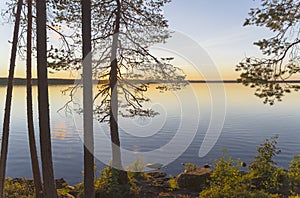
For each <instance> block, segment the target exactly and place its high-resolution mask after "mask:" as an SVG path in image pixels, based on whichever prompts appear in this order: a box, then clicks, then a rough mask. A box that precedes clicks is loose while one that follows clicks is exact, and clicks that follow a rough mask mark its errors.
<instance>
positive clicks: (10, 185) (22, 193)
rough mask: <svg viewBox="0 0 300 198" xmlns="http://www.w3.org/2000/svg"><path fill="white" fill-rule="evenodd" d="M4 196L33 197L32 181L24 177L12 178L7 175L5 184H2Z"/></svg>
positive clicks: (8, 197)
mask: <svg viewBox="0 0 300 198" xmlns="http://www.w3.org/2000/svg"><path fill="white" fill-rule="evenodd" d="M4 197H7V198H15V197H19V198H25V197H26V198H33V197H34V186H33V182H29V181H27V180H26V179H25V178H22V179H12V178H10V177H8V178H7V179H6V180H5V184H4Z"/></svg>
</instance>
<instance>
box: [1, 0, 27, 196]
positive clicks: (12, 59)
mask: <svg viewBox="0 0 300 198" xmlns="http://www.w3.org/2000/svg"><path fill="white" fill-rule="evenodd" d="M22 4H23V1H22V0H19V1H18V7H17V13H16V19H15V26H14V35H13V45H12V50H11V56H10V66H9V75H8V82H7V90H6V100H5V112H4V121H3V131H2V144H1V162H0V197H1V198H2V197H4V182H5V172H6V161H7V151H8V138H9V123H10V111H11V99H12V91H13V79H14V73H15V63H16V55H17V46H18V36H19V28H20V18H21V10H22Z"/></svg>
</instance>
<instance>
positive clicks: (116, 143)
mask: <svg viewBox="0 0 300 198" xmlns="http://www.w3.org/2000/svg"><path fill="white" fill-rule="evenodd" d="M116 3H117V12H116V21H115V29H114V35H113V42H112V53H111V61H112V62H111V70H110V76H109V80H110V92H111V100H110V120H109V122H110V134H111V141H112V166H113V168H114V169H118V170H119V171H117V172H118V177H119V178H118V180H119V183H120V184H126V183H128V177H127V173H126V172H125V171H123V166H122V158H121V148H120V146H121V144H120V137H119V130H118V88H117V87H118V60H117V51H118V40H119V32H120V19H121V3H120V0H116Z"/></svg>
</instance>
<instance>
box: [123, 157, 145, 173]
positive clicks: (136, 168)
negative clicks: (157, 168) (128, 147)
mask: <svg viewBox="0 0 300 198" xmlns="http://www.w3.org/2000/svg"><path fill="white" fill-rule="evenodd" d="M144 168H145V161H144V159H142V158H137V159H136V160H135V161H134V162H133V163H132V164H130V165H129V166H128V168H127V171H128V177H133V178H138V177H142V176H144V174H143V173H142V172H143V170H144Z"/></svg>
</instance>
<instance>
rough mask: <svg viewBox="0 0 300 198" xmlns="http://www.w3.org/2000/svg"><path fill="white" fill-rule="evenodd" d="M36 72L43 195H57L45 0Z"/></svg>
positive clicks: (41, 9) (39, 19)
mask: <svg viewBox="0 0 300 198" xmlns="http://www.w3.org/2000/svg"><path fill="white" fill-rule="evenodd" d="M36 3H37V5H36V9H37V18H36V19H37V22H36V24H37V73H38V108H39V128H40V147H41V158H42V170H43V181H44V197H47V198H55V197H57V194H56V189H55V183H54V175H53V164H52V149H51V134H50V117H49V96H48V75H47V31H46V17H47V15H46V14H47V12H46V0H37V2H36Z"/></svg>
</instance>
